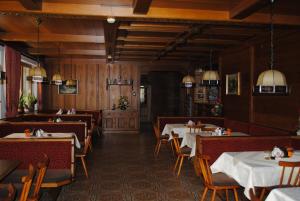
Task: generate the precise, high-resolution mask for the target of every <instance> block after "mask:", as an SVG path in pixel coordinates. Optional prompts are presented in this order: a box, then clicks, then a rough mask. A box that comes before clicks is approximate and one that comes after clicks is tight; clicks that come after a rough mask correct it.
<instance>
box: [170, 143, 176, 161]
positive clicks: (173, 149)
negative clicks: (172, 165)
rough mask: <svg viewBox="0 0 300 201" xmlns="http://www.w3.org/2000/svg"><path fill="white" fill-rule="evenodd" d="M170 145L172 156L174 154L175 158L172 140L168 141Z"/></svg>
mask: <svg viewBox="0 0 300 201" xmlns="http://www.w3.org/2000/svg"><path fill="white" fill-rule="evenodd" d="M170 145H171V149H172V153H173V156H174V158H175V152H174V147H173V143H172V141H171V142H170Z"/></svg>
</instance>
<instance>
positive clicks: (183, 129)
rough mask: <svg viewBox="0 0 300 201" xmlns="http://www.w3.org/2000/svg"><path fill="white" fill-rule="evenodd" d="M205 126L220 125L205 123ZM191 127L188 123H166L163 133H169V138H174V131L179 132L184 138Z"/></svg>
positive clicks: (180, 136) (214, 126) (179, 135)
mask: <svg viewBox="0 0 300 201" xmlns="http://www.w3.org/2000/svg"><path fill="white" fill-rule="evenodd" d="M203 126H205V128H217V127H218V126H216V125H213V124H203ZM191 130H193V129H191V128H189V126H188V124H166V125H165V127H164V129H163V131H162V133H161V135H166V134H168V135H169V136H170V137H169V140H172V139H173V137H172V135H171V133H172V132H174V133H176V134H178V137H179V138H183V137H184V135H185V134H186V133H188V132H190V131H191Z"/></svg>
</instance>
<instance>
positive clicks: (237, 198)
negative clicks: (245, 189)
mask: <svg viewBox="0 0 300 201" xmlns="http://www.w3.org/2000/svg"><path fill="white" fill-rule="evenodd" d="M233 193H234V200H235V201H238V200H239V197H238V193H237V191H236V188H234V189H233Z"/></svg>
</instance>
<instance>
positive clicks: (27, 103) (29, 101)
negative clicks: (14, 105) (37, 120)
mask: <svg viewBox="0 0 300 201" xmlns="http://www.w3.org/2000/svg"><path fill="white" fill-rule="evenodd" d="M23 99H24V101H23V107H24V112H25V113H28V112H33V111H34V105H35V104H36V103H37V98H36V97H35V96H34V95H32V94H31V93H29V94H27V95H26V96H23Z"/></svg>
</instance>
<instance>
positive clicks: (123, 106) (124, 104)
mask: <svg viewBox="0 0 300 201" xmlns="http://www.w3.org/2000/svg"><path fill="white" fill-rule="evenodd" d="M128 107H129V101H128V97H127V96H121V97H120V99H119V106H118V108H120V109H121V110H126V109H127V108H128Z"/></svg>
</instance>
